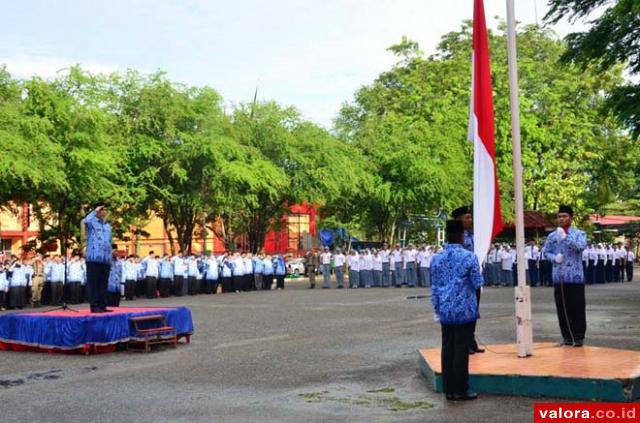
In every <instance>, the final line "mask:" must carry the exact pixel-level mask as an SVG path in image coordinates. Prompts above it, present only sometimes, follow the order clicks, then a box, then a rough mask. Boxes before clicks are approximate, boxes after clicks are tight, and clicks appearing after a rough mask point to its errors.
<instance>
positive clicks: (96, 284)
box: [87, 262, 111, 311]
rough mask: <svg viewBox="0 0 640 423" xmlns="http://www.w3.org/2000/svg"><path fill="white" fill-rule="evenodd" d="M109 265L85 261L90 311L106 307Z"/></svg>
mask: <svg viewBox="0 0 640 423" xmlns="http://www.w3.org/2000/svg"><path fill="white" fill-rule="evenodd" d="M110 270H111V265H109V264H108V263H93V262H87V290H88V292H89V305H90V307H91V311H95V310H104V309H105V308H107V283H108V282H109V272H110Z"/></svg>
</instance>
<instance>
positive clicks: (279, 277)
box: [276, 275, 284, 289]
mask: <svg viewBox="0 0 640 423" xmlns="http://www.w3.org/2000/svg"><path fill="white" fill-rule="evenodd" d="M277 288H280V289H284V275H276V289H277Z"/></svg>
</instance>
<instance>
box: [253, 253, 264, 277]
mask: <svg viewBox="0 0 640 423" xmlns="http://www.w3.org/2000/svg"><path fill="white" fill-rule="evenodd" d="M253 272H254V273H255V274H256V275H261V274H262V273H264V262H263V261H262V260H261V259H260V258H259V257H254V258H253Z"/></svg>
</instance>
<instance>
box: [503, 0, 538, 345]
mask: <svg viewBox="0 0 640 423" xmlns="http://www.w3.org/2000/svg"><path fill="white" fill-rule="evenodd" d="M513 3H514V0H507V28H508V29H507V45H508V51H509V91H510V98H511V133H512V140H513V187H514V191H515V200H516V204H515V205H516V222H515V223H516V251H517V257H518V266H517V269H518V286H517V287H516V292H515V301H516V325H517V326H516V327H517V342H518V357H527V356H530V355H533V328H532V324H531V291H530V289H529V287H528V286H527V284H526V277H525V263H526V262H525V258H524V210H523V199H522V197H523V195H522V159H521V157H522V153H521V149H520V102H519V100H518V63H517V57H518V56H517V53H516V17H515V9H514V4H513Z"/></svg>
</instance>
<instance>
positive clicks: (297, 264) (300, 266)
mask: <svg viewBox="0 0 640 423" xmlns="http://www.w3.org/2000/svg"><path fill="white" fill-rule="evenodd" d="M304 271H305V269H304V259H303V258H301V257H300V258H294V259H291V260H289V261H288V262H287V273H288V274H289V275H294V276H300V275H304Z"/></svg>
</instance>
